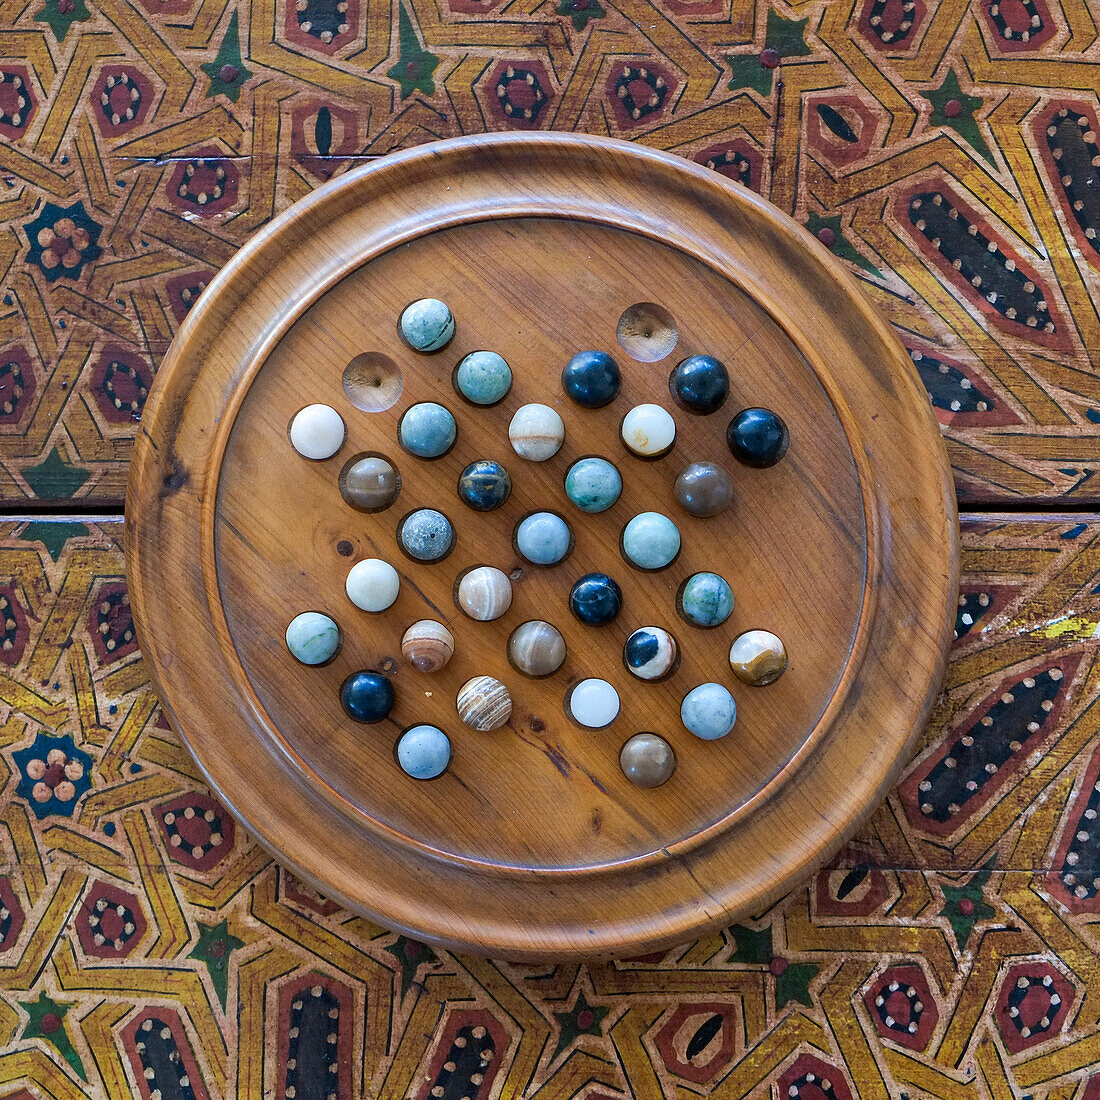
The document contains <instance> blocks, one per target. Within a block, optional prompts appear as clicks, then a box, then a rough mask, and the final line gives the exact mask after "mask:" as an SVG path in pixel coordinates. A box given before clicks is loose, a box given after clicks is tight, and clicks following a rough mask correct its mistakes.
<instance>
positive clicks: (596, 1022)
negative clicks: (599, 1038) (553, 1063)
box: [551, 990, 611, 1059]
mask: <svg viewBox="0 0 1100 1100" xmlns="http://www.w3.org/2000/svg"><path fill="white" fill-rule="evenodd" d="M610 1011H611V1010H610V1009H609V1008H603V1007H601V1006H600V1005H590V1004H589V1003H588V1001H587V999H586V998H585V995H584V991H583V990H581V991H580V992H578V993H577V1000H576V1003H575V1004H574V1005H573V1007H572V1008H571V1009H568V1010H567V1011H565V1012H555V1013H554V1019H555V1020H557V1021H558V1026H559V1027H560V1029H561V1033H560V1035H559V1037H558V1045H557V1047H556V1048H555V1050H554V1053H553V1055H551V1059H553V1058H556V1057H557V1056H558V1055H559V1054H561V1052H562V1051H563V1050H565V1048H566V1047H568V1046H570V1045H571V1044H572V1043H573V1041H574V1040H575V1039H576V1038H577V1036H578V1035H602V1034H603V1028H602V1027H601V1024H602V1023H603V1018H604V1017H605V1016H606V1015H607V1014H608V1012H610Z"/></svg>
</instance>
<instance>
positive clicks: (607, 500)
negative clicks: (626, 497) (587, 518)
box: [565, 458, 623, 513]
mask: <svg viewBox="0 0 1100 1100" xmlns="http://www.w3.org/2000/svg"><path fill="white" fill-rule="evenodd" d="M622 491H623V479H622V477H621V475H620V474H619V471H618V470H616V469H615V467H614V466H612V465H611V463H610V462H608V461H607V459H606V458H582V459H579V460H578V461H577V462H574V463H573V465H572V466H570V467H569V472H568V473H567V474H566V475H565V495H566V496H567V497H568V498H569V499H570V500H571V501H572V502H573V503H574V504H575V505H576V506H577V507H578V508H579V509H580V510H581V511H582V512H589V513H594V512H606V511H607V509H608V508H610V507H611V506H612V505H613V504H614V503H615V501H617V500H618V499H619V496H620V495H621V494H622Z"/></svg>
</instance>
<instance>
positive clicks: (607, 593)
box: [569, 573, 623, 626]
mask: <svg viewBox="0 0 1100 1100" xmlns="http://www.w3.org/2000/svg"><path fill="white" fill-rule="evenodd" d="M622 609H623V590H622V589H621V588H620V587H619V586H618V585H617V584H616V583H615V582H614V581H613V580H612V579H611V578H610V577H609V576H608V575H607V574H606V573H585V575H584V576H583V577H581V578H580V579H579V580H578V581H577V582H576V583H575V584H574V585H573V588H572V589H571V590H570V593H569V610H570V611H572V612H573V614H574V615H575V616H576V617H577V618H578V619H579V620H580V621H581V622H582V623H584V624H585V625H587V626H606V625H607V624H608V623H610V622H614V621H615V619H617V618H618V616H619V612H620V611H622Z"/></svg>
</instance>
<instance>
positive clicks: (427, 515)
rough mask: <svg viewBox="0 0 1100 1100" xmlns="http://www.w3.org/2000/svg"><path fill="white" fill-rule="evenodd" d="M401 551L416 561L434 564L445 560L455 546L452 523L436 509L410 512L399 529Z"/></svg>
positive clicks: (421, 509) (398, 537) (398, 536)
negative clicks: (433, 562)
mask: <svg viewBox="0 0 1100 1100" xmlns="http://www.w3.org/2000/svg"><path fill="white" fill-rule="evenodd" d="M397 539H398V541H399V542H400V543H401V549H402V550H404V551H405V553H406V554H408V555H409V557H410V558H414V559H415V560H416V561H424V562H432V561H440V560H441V559H443V558H445V557H446V556H447V555H448V554H449V553H450V552H451V550H452V549H453V548H454V544H455V529H454V528H453V527H452V526H451V521H450V520H449V519H448V518H447V517H446V516H445V515H444V514H443V513H442V512H437V511H436V510H435V509H434V508H420V509H418V510H417V511H415V512H410V513H409V514H408V515H407V516H406V517H405V518H404V519H403V520H402V521H401V525H400V527H398V529H397Z"/></svg>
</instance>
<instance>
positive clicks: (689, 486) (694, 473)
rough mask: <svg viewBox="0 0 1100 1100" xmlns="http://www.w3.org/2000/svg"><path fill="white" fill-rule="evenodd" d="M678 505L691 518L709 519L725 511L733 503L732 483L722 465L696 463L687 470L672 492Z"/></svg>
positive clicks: (686, 468) (677, 480)
mask: <svg viewBox="0 0 1100 1100" xmlns="http://www.w3.org/2000/svg"><path fill="white" fill-rule="evenodd" d="M672 492H673V496H675V497H676V503H677V504H679V505H680V507H681V508H683V510H684V511H685V512H687V514H688V515H689V516H697V517H699V518H706V517H708V516H716V515H718V513H719V512H723V511H725V509H726V508H728V507H729V504H730V501H731V500H733V482H732V481H731V480H730V476H729V474H727V473H726V471H725V470H723V469H722V467H721V466H715V465H714V463H712V462H693V463H692V464H691V465H690V466H687V467H685V468H684V471H683V472H682V473H681V474H680V476H679V477H678V478H677V479H676V484H675V485H674V486H673V489H672Z"/></svg>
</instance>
